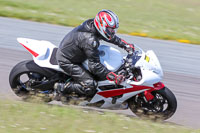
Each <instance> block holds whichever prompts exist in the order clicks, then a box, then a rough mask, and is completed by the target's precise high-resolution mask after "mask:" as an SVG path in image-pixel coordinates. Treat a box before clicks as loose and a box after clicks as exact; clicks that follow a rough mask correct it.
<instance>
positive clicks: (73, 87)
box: [62, 81, 85, 96]
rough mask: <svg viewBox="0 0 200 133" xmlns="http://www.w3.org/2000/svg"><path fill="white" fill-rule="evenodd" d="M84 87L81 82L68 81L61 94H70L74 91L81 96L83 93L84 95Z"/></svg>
mask: <svg viewBox="0 0 200 133" xmlns="http://www.w3.org/2000/svg"><path fill="white" fill-rule="evenodd" d="M84 89H85V88H84V86H82V85H81V84H79V83H77V82H73V81H70V82H68V83H66V84H65V86H64V89H63V91H62V93H63V94H71V93H73V92H74V93H75V94H77V95H79V96H83V95H85V90H84Z"/></svg>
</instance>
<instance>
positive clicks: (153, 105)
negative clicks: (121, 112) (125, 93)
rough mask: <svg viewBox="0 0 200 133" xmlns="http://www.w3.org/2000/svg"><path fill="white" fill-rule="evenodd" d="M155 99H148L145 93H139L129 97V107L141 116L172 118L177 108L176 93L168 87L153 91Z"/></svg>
mask: <svg viewBox="0 0 200 133" xmlns="http://www.w3.org/2000/svg"><path fill="white" fill-rule="evenodd" d="M151 93H152V95H154V99H153V100H151V101H148V102H147V101H146V100H145V97H144V95H143V94H138V95H136V96H134V97H132V98H131V99H129V101H128V103H129V108H130V109H131V111H132V112H133V113H135V114H136V115H137V116H139V117H145V118H149V119H152V120H158V119H159V120H166V119H168V118H170V117H171V116H172V115H173V114H174V113H175V112H176V108H177V100H176V97H175V96H174V94H173V93H172V92H171V91H170V90H169V89H168V88H167V87H165V88H163V89H161V90H157V91H153V92H151Z"/></svg>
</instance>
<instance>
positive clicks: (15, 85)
mask: <svg viewBox="0 0 200 133" xmlns="http://www.w3.org/2000/svg"><path fill="white" fill-rule="evenodd" d="M28 66H31V68H30V67H28ZM9 81H10V86H11V88H12V90H13V92H14V93H15V94H16V95H17V96H18V97H21V98H22V99H23V100H32V99H33V100H40V101H41V100H42V101H44V102H50V101H51V98H50V94H51V93H52V89H53V88H49V89H48V90H45V91H42V90H40V89H39V88H38V89H37V88H33V86H35V85H37V84H40V83H42V82H45V81H48V76H47V75H45V74H44V72H42V70H41V69H40V68H39V66H37V65H36V64H35V63H34V62H33V61H23V62H20V63H18V64H17V65H16V66H15V67H14V68H13V69H12V71H11V72H10V75H9Z"/></svg>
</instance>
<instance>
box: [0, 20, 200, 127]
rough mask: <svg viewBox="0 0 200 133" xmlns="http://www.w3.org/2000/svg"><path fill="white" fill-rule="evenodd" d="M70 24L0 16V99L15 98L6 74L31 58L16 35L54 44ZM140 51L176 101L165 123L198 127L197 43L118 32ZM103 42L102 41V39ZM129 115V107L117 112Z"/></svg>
mask: <svg viewBox="0 0 200 133" xmlns="http://www.w3.org/2000/svg"><path fill="white" fill-rule="evenodd" d="M71 29H72V28H71V27H64V26H58V25H51V24H45V23H37V22H31V21H23V20H18V19H10V18H3V17H0V86H1V87H0V98H1V99H4V98H16V97H15V95H14V94H13V93H12V91H11V89H10V86H9V83H8V77H9V72H10V71H11V69H12V67H13V66H14V65H15V64H17V63H18V62H20V61H22V60H26V59H32V57H31V55H30V54H29V53H28V52H27V51H26V50H25V49H24V48H23V47H22V46H21V45H20V44H19V43H18V42H17V41H16V38H17V37H25V38H32V39H38V40H48V41H50V42H52V43H54V44H56V45H58V44H59V43H60V41H61V40H62V38H63V37H64V36H65V35H66V34H67V33H68V32H69V31H70V30H71ZM119 36H120V37H121V38H123V39H125V40H126V41H128V42H132V43H134V44H137V45H138V46H140V47H141V48H143V49H144V50H148V49H152V50H153V51H154V52H155V53H156V54H157V56H158V58H159V60H160V63H161V66H162V68H163V70H164V79H163V81H162V82H163V83H164V84H165V85H166V86H167V87H168V88H170V90H172V92H173V93H174V94H175V96H176V98H177V102H178V108H177V111H176V113H175V114H174V116H173V117H172V118H170V119H169V120H167V121H169V122H173V123H176V124H180V125H184V126H187V127H191V128H197V129H200V122H199V119H200V45H190V44H183V43H177V42H173V41H163V40H155V39H150V38H142V37H133V36H128V35H119ZM102 43H105V42H102ZM120 112H122V113H125V114H128V115H132V113H131V112H130V110H128V111H127V110H126V111H120Z"/></svg>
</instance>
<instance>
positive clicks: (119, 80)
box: [106, 72, 125, 85]
mask: <svg viewBox="0 0 200 133" xmlns="http://www.w3.org/2000/svg"><path fill="white" fill-rule="evenodd" d="M106 78H107V79H108V80H110V81H114V82H115V84H117V85H120V84H121V83H122V82H123V81H124V80H125V77H124V76H123V75H117V74H115V73H114V72H110V73H108V74H107V75H106Z"/></svg>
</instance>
